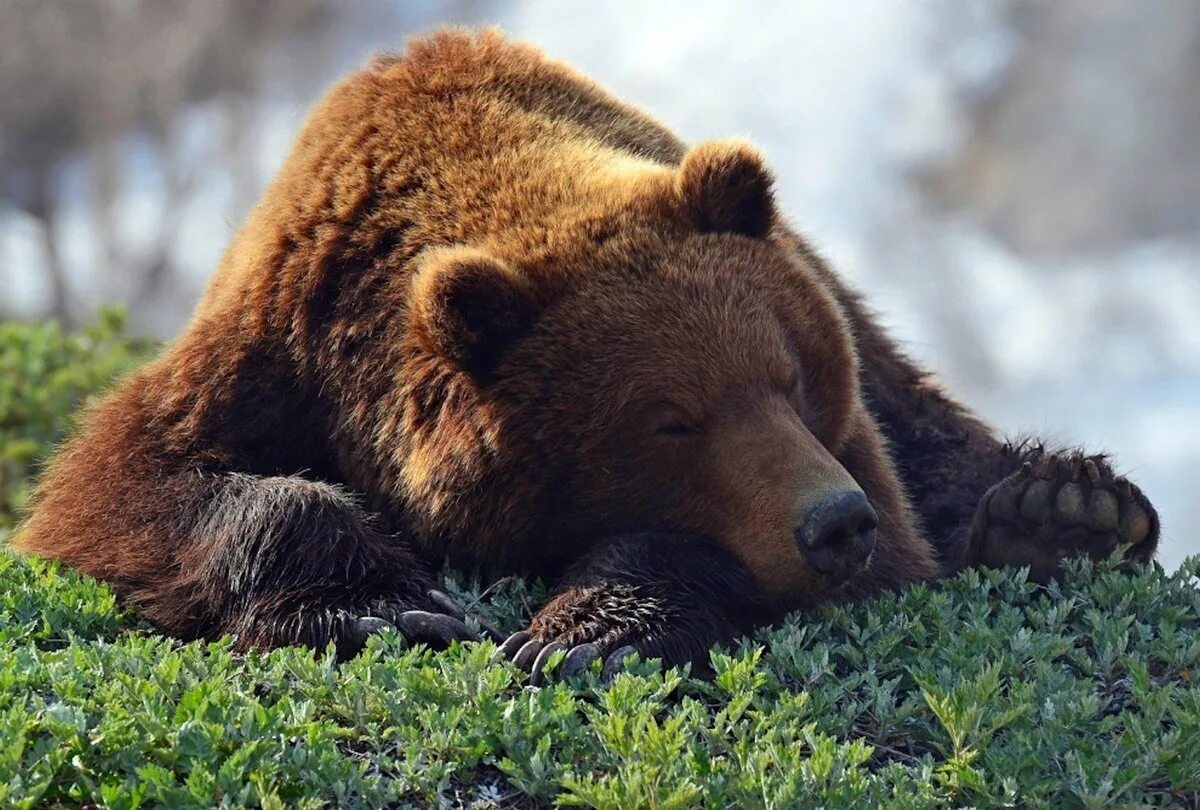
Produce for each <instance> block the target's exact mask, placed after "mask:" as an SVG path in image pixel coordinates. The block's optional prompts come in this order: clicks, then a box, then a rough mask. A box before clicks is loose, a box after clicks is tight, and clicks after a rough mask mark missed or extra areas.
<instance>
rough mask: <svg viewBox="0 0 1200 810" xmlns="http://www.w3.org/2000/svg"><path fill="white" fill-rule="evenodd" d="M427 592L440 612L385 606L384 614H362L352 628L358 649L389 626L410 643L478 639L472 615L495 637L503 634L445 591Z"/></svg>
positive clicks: (436, 644) (440, 646) (441, 644)
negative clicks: (388, 608)
mask: <svg viewBox="0 0 1200 810" xmlns="http://www.w3.org/2000/svg"><path fill="white" fill-rule="evenodd" d="M426 596H427V597H428V599H429V603H430V605H431V606H432V607H434V608H435V609H436V610H438V611H440V612H433V611H429V610H401V611H396V612H393V611H391V610H386V609H385V610H383V611H381V612H383V613H384V614H385V615H384V616H375V615H365V616H360V617H359V618H358V619H356V620H355V621H354V624H353V626H352V627H351V629H350V640H351V643H352V645H353V647H354V649H355V650H361V649H362V648H363V647H364V646H365V645H366V643H367V639H368V638H370V637H371V636H373V635H374V634H376V633H378V632H380V631H381V630H386V629H388V628H395V629H396V630H397V631H399V633H400V634H401V635H402V636H404V639H405V641H407V642H408V643H409V644H428V645H429V646H430V647H433V648H435V649H444V648H446V647H449V646H450V644H452V643H453V642H455V641H478V640H479V634H478V633H476V632H475V631H474V630H472V629H471V628H470V627H469V626H468V625H467V620H468V618H470V620H471V621H473V622H475V623H477V624H479V625H480V626H481V627H482V628H483V629H484V631H485V632H486V633H488V634H489V635H491V636H492V637H493V638H496V637H497V636H498V635H499V634H498V633H496V631H495V630H494V629H492V628H491V627H489V626H488V625H486V624H484V623H483V622H481V621H479V620H478V619H476V618H475V617H473V616H472V617H468V615H467V612H466V611H465V610H463V609H462V607H461V606H459V605H458V603H456V602H455V601H454V600H453V599H451V598H450V597H449V596H447V595H446V594H445V593H443V592H442V591H439V590H430V591H429V592H428V593H427V594H426ZM385 616H386V618H385Z"/></svg>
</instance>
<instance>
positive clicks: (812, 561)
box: [795, 489, 879, 582]
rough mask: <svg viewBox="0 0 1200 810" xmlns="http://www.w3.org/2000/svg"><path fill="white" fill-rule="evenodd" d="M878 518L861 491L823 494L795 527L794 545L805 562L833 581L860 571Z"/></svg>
mask: <svg viewBox="0 0 1200 810" xmlns="http://www.w3.org/2000/svg"><path fill="white" fill-rule="evenodd" d="M878 525H879V517H878V516H877V515H876V514H875V510H874V509H873V508H872V507H871V504H870V503H869V502H868V501H867V496H866V495H865V494H863V492H862V490H859V489H853V490H845V491H842V492H835V493H833V494H831V495H826V496H825V497H823V498H821V500H819V501H817V502H816V503H815V504H813V506H812V508H811V509H809V510H808V515H806V516H805V518H804V521H803V522H802V523H801V524H800V525H799V526H798V527H796V530H795V535H796V545H797V546H799V547H800V553H801V554H803V555H804V558H805V559H806V560H808V564H809V565H811V566H812V567H813V568H815V569H816V570H817V571H819V572H820V573H822V574H824V575H826V576H827V577H829V578H830V579H831V580H833V581H834V582H842V581H844V580H846V579H849V578H850V576H852V575H853V574H855V573H857V572H858V571H860V570H862V568H863V566H865V565H866V563H867V559H868V558H869V557H870V556H871V552H872V551H874V550H875V528H876V527H877V526H878Z"/></svg>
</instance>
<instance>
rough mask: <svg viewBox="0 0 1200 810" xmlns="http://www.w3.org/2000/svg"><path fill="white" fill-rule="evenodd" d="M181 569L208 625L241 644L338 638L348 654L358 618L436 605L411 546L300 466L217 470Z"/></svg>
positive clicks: (394, 616)
mask: <svg viewBox="0 0 1200 810" xmlns="http://www.w3.org/2000/svg"><path fill="white" fill-rule="evenodd" d="M181 574H182V582H180V583H179V586H180V587H181V589H183V590H186V591H189V592H190V594H191V601H192V602H193V603H195V604H196V606H197V608H198V609H199V610H200V611H202V612H203V614H204V615H205V618H206V619H207V627H206V628H205V631H204V632H203V633H202V634H203V635H206V636H214V635H219V634H222V633H226V632H232V633H235V634H237V637H238V642H237V646H238V647H239V648H240V649H248V648H250V647H258V648H271V647H278V646H283V645H290V644H304V645H307V646H311V647H314V648H322V647H324V646H325V645H327V644H328V643H330V642H333V643H334V644H335V645H336V646H337V648H338V651H339V653H340V654H342V655H347V654H351V653H353V652H355V651H356V650H357V647H358V646H361V643H362V639H361V637H360V633H359V626H358V620H359V619H360V618H362V617H364V616H374V617H378V618H381V619H384V620H385V621H387V622H389V623H393V624H395V623H397V622H399V621H400V620H401V616H402V614H403V613H404V612H405V611H409V610H414V609H421V610H435V609H436V606H435V605H433V604H432V603H431V602H430V600H429V597H428V592H429V590H430V588H431V587H432V585H433V578H432V576H431V574H430V573H429V571H428V570H427V569H426V567H425V565H424V564H423V563H422V562H421V561H420V560H418V559H417V557H416V556H415V555H413V554H412V553H411V552H410V551H409V550H408V549H407V548H405V547H404V546H403V545H402V544H401V543H400V542H399V541H398V540H397V539H396V538H393V537H389V536H387V535H385V534H382V533H380V532H378V531H377V530H376V529H375V528H374V526H373V521H372V519H371V517H370V516H369V515H368V514H367V513H366V512H364V511H363V510H362V509H361V508H360V507H359V505H358V503H357V501H356V500H355V499H354V498H353V497H352V496H350V495H349V494H347V493H346V492H344V491H343V490H341V489H340V488H338V487H335V486H332V485H330V484H325V483H321V482H315V481H308V480H306V479H303V478H299V477H295V476H286V477H266V478H259V477H254V476H248V475H237V474H227V475H224V476H219V477H218V478H217V479H216V481H215V486H214V495H213V497H212V498H211V500H210V502H209V504H208V508H207V509H206V511H205V514H204V517H203V518H202V519H201V520H200V521H199V522H198V524H197V526H196V527H195V528H194V530H193V531H192V536H191V538H190V539H189V541H188V546H187V548H186V549H185V550H184V551H183V552H182V554H181Z"/></svg>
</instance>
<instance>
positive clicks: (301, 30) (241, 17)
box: [0, 0, 330, 321]
mask: <svg viewBox="0 0 1200 810" xmlns="http://www.w3.org/2000/svg"><path fill="white" fill-rule="evenodd" d="M329 8H330V2H329V0H107V2H75V1H74V0H7V1H6V2H4V3H2V4H0V227H3V226H4V224H5V222H4V220H5V219H9V218H13V217H24V218H25V219H26V221H27V222H28V223H30V224H31V225H32V227H33V229H34V231H35V232H36V239H37V242H38V244H39V246H40V252H41V259H42V262H41V264H42V269H43V272H44V274H45V276H46V279H47V281H48V285H47V286H48V287H49V290H50V293H51V295H50V298H51V300H50V306H49V309H50V311H49V312H47V313H44V314H48V315H54V316H56V317H59V318H61V319H63V320H65V321H72V320H75V319H76V318H78V317H87V316H88V315H89V313H90V312H91V310H92V308H93V307H94V305H95V301H78V300H75V298H76V294H75V293H74V287H75V284H76V281H77V279H76V278H75V277H74V276H73V275H72V274H70V273H68V271H67V268H66V267H65V264H64V247H65V245H64V240H65V239H66V238H67V237H66V236H65V235H64V228H63V226H64V212H65V210H66V209H67V208H68V206H70V207H71V208H72V210H76V207H82V210H83V211H84V212H85V218H86V220H87V224H88V230H89V231H90V232H91V233H92V234H93V236H94V239H93V240H92V241H93V242H94V243H95V246H96V248H95V256H94V258H93V262H94V264H93V265H92V275H93V276H94V277H95V278H97V279H99V280H100V281H101V284H102V286H101V290H102V297H103V298H106V299H121V300H124V301H127V302H130V303H131V304H133V305H135V306H136V305H137V304H139V303H141V302H145V301H148V300H151V299H153V298H154V296H155V295H156V294H157V293H158V292H159V290H160V288H161V287H162V285H163V284H164V283H165V282H166V281H167V280H168V279H169V278H170V277H171V274H172V249H173V247H174V243H175V241H176V239H177V236H178V230H179V227H180V222H181V219H182V209H183V208H184V207H185V206H186V205H187V204H188V202H189V201H190V200H191V198H192V197H193V195H194V194H195V191H196V187H197V180H198V179H200V178H203V179H204V180H205V181H206V182H210V181H211V179H212V175H213V174H215V173H222V172H224V173H226V174H227V176H228V179H229V182H230V185H231V186H232V188H233V189H234V194H235V196H236V197H237V198H238V200H239V206H241V207H242V208H243V209H244V207H246V206H248V204H249V201H250V200H251V199H252V198H253V195H254V194H256V193H257V190H258V185H259V178H258V176H257V171H256V162H255V159H254V157H255V156H254V149H253V144H252V143H249V142H248V141H249V140H250V139H252V138H254V136H255V132H256V128H255V127H254V126H250V125H249V121H248V119H249V117H250V116H251V115H252V114H253V111H254V105H253V103H252V100H253V99H254V97H255V96H256V95H258V94H260V93H262V92H263V91H264V89H265V88H268V87H269V88H270V89H271V90H273V91H277V90H278V84H279V83H280V82H283V81H288V80H295V78H296V77H295V76H294V75H293V76H288V77H279V76H277V75H269V73H268V72H267V71H265V70H264V69H263V68H264V59H265V53H264V52H265V51H266V48H265V47H264V43H279V42H284V43H288V42H292V41H294V40H296V39H307V40H308V42H307V48H308V50H307V53H309V58H308V63H309V64H310V65H312V66H313V67H312V69H313V70H317V67H316V65H317V64H318V61H319V60H317V59H316V58H315V55H314V54H313V53H312V51H313V48H314V47H316V46H314V45H313V41H314V40H317V39H319V34H320V32H321V30H322V26H323V24H324V21H325V19H326V17H327V15H328V12H329ZM318 50H319V49H318ZM300 64H303V63H300ZM201 107H203V108H204V110H205V112H206V115H205V118H204V120H205V122H206V125H205V126H204V127H202V129H203V131H202V132H200V133H197V132H196V129H197V128H196V127H195V126H192V127H190V128H189V127H188V123H189V118H188V116H187V114H186V113H187V112H188V111H192V110H196V109H199V108H201ZM131 145H133V146H134V147H135V148H132V149H131V148H130V147H131ZM135 156H136V157H135ZM134 159H136V160H137V161H138V162H139V166H140V168H142V169H145V168H149V169H150V170H151V171H152V173H153V176H154V178H155V185H156V187H157V193H156V194H155V200H156V203H157V204H156V205H155V210H154V212H153V215H152V217H151V218H150V219H149V221H144V222H142V221H139V223H138V232H139V238H138V239H137V240H131V239H126V238H122V236H121V233H120V228H119V224H118V222H117V212H118V211H119V210H120V205H121V202H122V196H123V195H125V194H127V193H128V188H127V186H128V178H129V177H130V176H131V172H130V166H129V164H130V162H131V161H132V160H134ZM146 164H148V166H147V165H146ZM67 169H70V170H71V172H72V177H73V178H82V180H83V183H84V188H83V189H80V188H78V187H76V186H75V184H74V182H72V183H71V184H69V185H70V187H69V188H68V187H67V186H68V184H67V183H66V182H65V177H66V170H67ZM76 182H77V180H76ZM3 306H4V301H3V297H2V296H0V309H3ZM26 314H37V313H26Z"/></svg>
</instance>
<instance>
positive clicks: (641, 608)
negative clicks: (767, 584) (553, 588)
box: [507, 532, 771, 675]
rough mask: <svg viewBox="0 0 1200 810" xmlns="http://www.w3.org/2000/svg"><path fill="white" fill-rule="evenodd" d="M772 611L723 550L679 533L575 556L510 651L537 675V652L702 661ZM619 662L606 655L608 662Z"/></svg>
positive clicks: (628, 539) (633, 538)
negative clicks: (553, 650) (576, 559)
mask: <svg viewBox="0 0 1200 810" xmlns="http://www.w3.org/2000/svg"><path fill="white" fill-rule="evenodd" d="M770 618H771V615H770V611H769V609H768V606H767V605H766V603H765V601H763V600H762V599H761V597H760V595H759V592H758V589H757V587H756V585H755V584H754V581H753V578H752V576H751V574H750V572H749V571H747V570H746V569H745V568H744V567H743V566H742V565H741V564H740V563H738V562H737V560H735V559H734V558H733V557H732V556H731V555H730V554H728V553H727V552H726V551H724V550H722V549H720V548H717V547H715V546H713V545H711V544H709V543H706V542H704V541H703V540H700V539H697V538H694V537H689V536H685V535H677V534H660V533H652V532H647V533H640V534H633V535H626V536H623V537H619V538H614V539H612V540H609V541H606V542H605V543H603V544H602V545H601V546H599V547H598V548H596V549H595V550H594V551H593V552H592V553H591V554H589V555H588V556H587V557H585V558H584V559H582V560H581V561H579V562H578V563H576V564H575V565H574V566H573V567H572V568H571V569H570V571H569V572H568V573H567V575H566V577H565V578H564V579H563V581H562V583H561V586H560V588H559V590H558V593H557V595H556V596H555V597H554V598H553V599H552V600H551V601H550V602H549V603H548V604H547V605H546V606H545V607H544V608H542V610H540V611H539V612H538V614H537V615H536V616H535V617H534V619H533V623H532V624H531V625H530V628H529V630H528V631H526V632H524V633H522V634H517V635H516V636H514V637H513V639H512V640H511V643H510V644H508V648H509V649H508V650H507V651H508V652H509V653H510V654H511V655H513V656H515V660H516V661H517V662H518V664H525V665H526V667H534V672H535V675H537V674H538V672H537V670H538V667H537V666H536V664H538V663H539V662H541V663H544V660H545V658H546V657H548V656H542V655H540V653H541V652H542V650H543V649H545V648H548V647H550V646H551V645H557V646H556V647H555V648H556V649H564V650H567V651H568V661H570V657H571V656H572V655H575V652H574V651H575V650H580V649H587V648H594V651H595V654H594V655H591V656H590V657H591V658H595V657H597V656H609V657H611V656H614V655H619V656H620V657H624V656H625V655H626V654H628V653H629V652H635V651H636V652H637V653H639V654H640V655H641V656H642V657H643V658H661V659H662V660H663V662H664V663H665V664H666V665H668V666H670V665H673V664H683V663H688V662H693V663H697V664H699V665H701V666H702V667H703V666H704V665H705V663H706V660H707V659H706V657H707V654H708V650H709V649H710V648H711V647H712V646H713V645H714V644H718V643H729V642H731V641H733V640H734V639H736V638H737V637H738V636H739V635H741V634H743V633H745V632H747V631H748V630H750V629H751V628H752V627H754V626H755V625H757V624H762V623H764V622H765V621H768V620H769V619H770ZM619 663H620V662H619V661H613V662H610V664H611V666H610V669H611V668H613V667H614V666H615V665H616V664H619Z"/></svg>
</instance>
